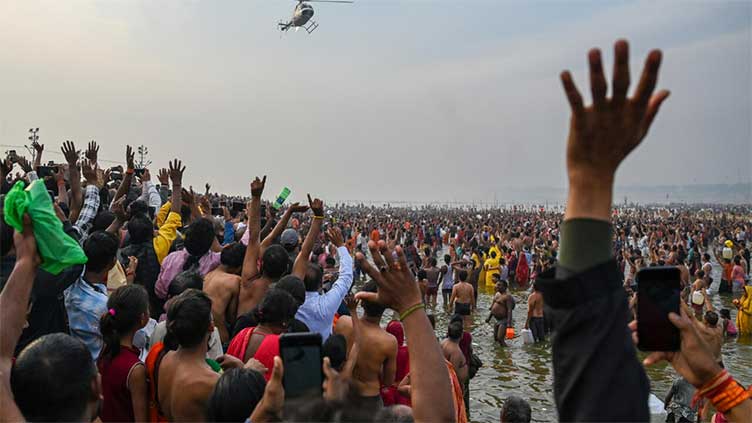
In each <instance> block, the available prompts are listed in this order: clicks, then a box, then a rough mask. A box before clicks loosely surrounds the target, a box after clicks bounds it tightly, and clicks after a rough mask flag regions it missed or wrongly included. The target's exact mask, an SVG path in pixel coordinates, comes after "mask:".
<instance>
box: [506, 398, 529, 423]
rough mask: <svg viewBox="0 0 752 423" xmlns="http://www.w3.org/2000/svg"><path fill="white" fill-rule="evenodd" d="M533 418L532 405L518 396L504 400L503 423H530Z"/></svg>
mask: <svg viewBox="0 0 752 423" xmlns="http://www.w3.org/2000/svg"><path fill="white" fill-rule="evenodd" d="M531 418H532V411H531V410H530V404H528V402H527V401H525V400H524V399H522V398H520V397H518V396H515V395H513V396H510V397H509V398H507V399H505V400H504V406H503V407H502V408H501V416H500V419H501V422H502V423H529V422H530V420H531Z"/></svg>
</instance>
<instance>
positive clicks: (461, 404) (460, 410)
mask: <svg viewBox="0 0 752 423" xmlns="http://www.w3.org/2000/svg"><path fill="white" fill-rule="evenodd" d="M445 361H446V365H447V370H449V378H450V379H451V380H452V402H453V403H454V411H455V413H456V415H457V420H456V421H457V423H467V414H466V413H465V397H464V395H463V394H462V385H461V384H460V380H459V379H457V373H456V372H455V371H454V366H453V365H452V363H450V362H449V361H448V360H445Z"/></svg>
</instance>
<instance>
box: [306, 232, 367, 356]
mask: <svg viewBox="0 0 752 423" xmlns="http://www.w3.org/2000/svg"><path fill="white" fill-rule="evenodd" d="M337 255H338V256H339V279H337V281H336V282H334V284H333V285H332V289H330V290H329V292H327V293H325V294H319V293H318V292H316V291H308V292H306V299H305V302H304V303H303V305H301V306H300V308H299V309H298V313H297V314H296V315H295V317H296V318H297V319H298V320H300V321H301V322H303V323H305V324H306V326H308V329H309V330H310V331H311V332H318V333H320V334H321V340H322V341H326V338H328V337H329V335H331V334H332V322H333V321H334V314H335V313H337V309H339V305H340V304H342V300H344V298H345V296H346V295H347V293H348V292H350V286H352V282H353V271H352V266H353V262H352V257H350V253H349V252H348V251H347V248H345V247H339V248H337Z"/></svg>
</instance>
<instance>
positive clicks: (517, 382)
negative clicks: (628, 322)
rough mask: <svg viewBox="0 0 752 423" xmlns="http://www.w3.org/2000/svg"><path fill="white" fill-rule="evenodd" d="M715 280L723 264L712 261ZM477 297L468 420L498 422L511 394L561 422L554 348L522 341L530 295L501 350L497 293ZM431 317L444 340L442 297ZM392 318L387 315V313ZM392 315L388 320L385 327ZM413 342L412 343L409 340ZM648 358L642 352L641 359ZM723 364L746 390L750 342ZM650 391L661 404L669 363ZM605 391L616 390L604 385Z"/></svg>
mask: <svg viewBox="0 0 752 423" xmlns="http://www.w3.org/2000/svg"><path fill="white" fill-rule="evenodd" d="M713 269H714V271H713V280H714V281H719V280H720V279H721V278H720V274H716V273H717V272H718V271H719V269H720V266H719V265H718V264H717V263H714V268H713ZM479 290H480V292H479V295H478V310H479V311H478V312H476V313H475V314H474V316H473V322H474V326H473V328H472V331H471V333H472V335H473V350H474V352H475V353H476V354H478V356H479V357H480V358H481V360H482V361H483V367H482V368H481V369H480V370H479V371H478V374H477V375H476V376H475V378H473V379H472V380H471V381H470V420H471V421H472V422H494V421H495V422H498V421H499V411H500V410H501V407H502V404H503V400H504V398H506V397H507V396H509V395H518V396H520V397H522V398H525V399H527V400H528V402H529V403H530V406H531V408H532V410H533V415H532V417H533V421H536V422H548V421H557V420H558V417H557V413H556V406H555V405H554V399H553V371H552V367H551V364H552V363H551V344H550V342H544V343H540V344H532V345H525V344H523V343H522V339H521V338H520V337H519V334H520V332H521V331H522V328H523V326H524V324H525V317H526V316H527V292H524V291H512V295H513V296H514V297H515V300H516V302H517V306H516V307H515V309H514V327H515V333H516V334H517V335H518V337H517V338H515V339H512V340H511V341H509V340H508V341H507V347H505V348H502V347H500V346H498V345H497V344H495V343H494V341H493V324H492V323H491V324H486V323H485V322H484V320H485V318H486V317H487V316H488V312H487V310H488V309H489V306H490V304H491V298H492V294H493V292H492V291H490V290H488V291H486V289H485V287H483V286H481V288H480V289H479ZM716 290H717V283H714V285H713V287H711V300H712V302H713V306H714V308H715V309H716V310H718V309H720V308H728V309H729V310H731V318H732V319H735V318H736V309H735V308H734V307H733V306H732V305H731V300H732V297H731V295H728V296H726V295H725V294H724V295H723V296H719V295H718V293H717V292H715V291H716ZM428 312H429V313H431V312H432V313H433V314H434V315H435V316H436V335H437V336H439V337H443V336H444V335H445V334H446V328H447V325H448V322H449V318H450V317H451V315H450V314H449V313H447V312H446V311H445V310H444V307H443V306H442V304H441V295H439V298H438V304H437V306H436V308H435V309H432V308H431V307H429V309H428ZM387 314H389V312H387ZM390 317H392V316H391V315H389V316H385V319H384V321H385V323H386V322H387V321H388V320H390V319H389V318H390ZM408 342H409V340H408ZM642 357H644V355H643V354H642V353H640V359H642ZM723 362H724V364H725V366H726V368H727V369H728V370H729V372H731V374H732V375H734V377H736V379H737V380H739V381H740V382H742V384H744V385H745V386H748V385H749V384H752V338H749V337H747V338H741V339H728V340H727V341H726V343H725V344H724V346H723ZM647 373H648V377H649V378H650V386H651V391H652V392H653V394H655V395H656V396H657V397H658V398H660V399H661V400H663V398H664V397H665V395H666V393H667V392H668V390H669V389H670V388H671V384H672V383H673V380H674V378H676V376H677V374H676V372H675V371H674V369H673V368H672V367H671V366H670V365H668V364H665V363H664V364H660V365H656V366H654V367H651V368H648V369H647ZM603 388H604V389H618V388H614V387H609V386H604V387H603Z"/></svg>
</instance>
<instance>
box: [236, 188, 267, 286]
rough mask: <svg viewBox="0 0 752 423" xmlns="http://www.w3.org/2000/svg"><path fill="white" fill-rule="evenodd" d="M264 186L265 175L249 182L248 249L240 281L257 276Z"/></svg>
mask: <svg viewBox="0 0 752 423" xmlns="http://www.w3.org/2000/svg"><path fill="white" fill-rule="evenodd" d="M264 185H266V175H264V179H259V178H258V177H256V179H254V180H253V182H251V201H250V203H249V204H248V228H247V229H246V230H247V231H249V235H250V236H249V238H248V248H246V250H245V259H243V273H242V274H241V277H242V281H243V282H245V281H250V280H253V279H254V278H255V277H256V275H258V258H259V247H260V242H259V233H260V232H261V215H260V213H261V194H263V193H264Z"/></svg>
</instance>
